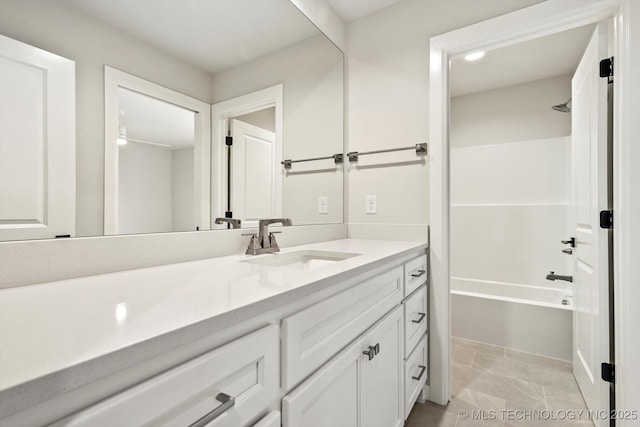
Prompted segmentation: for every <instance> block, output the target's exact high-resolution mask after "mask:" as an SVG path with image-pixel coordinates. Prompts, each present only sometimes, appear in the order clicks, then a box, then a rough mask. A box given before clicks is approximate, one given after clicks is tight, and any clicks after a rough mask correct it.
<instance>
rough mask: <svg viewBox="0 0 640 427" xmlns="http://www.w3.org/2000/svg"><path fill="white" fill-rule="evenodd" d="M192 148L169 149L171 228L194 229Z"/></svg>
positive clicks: (176, 229) (179, 229)
mask: <svg viewBox="0 0 640 427" xmlns="http://www.w3.org/2000/svg"><path fill="white" fill-rule="evenodd" d="M193 160H194V153H193V148H183V149H181V150H173V151H171V221H172V225H171V229H172V230H173V231H194V230H195V227H194V219H195V217H194V212H193V208H194V201H193V184H194V179H195V178H194V169H193V168H194V165H193Z"/></svg>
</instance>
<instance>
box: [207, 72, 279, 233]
mask: <svg viewBox="0 0 640 427" xmlns="http://www.w3.org/2000/svg"><path fill="white" fill-rule="evenodd" d="M283 103H284V85H283V84H282V83H280V84H277V85H275V86H270V87H267V88H265V89H261V90H258V91H255V92H251V93H248V94H246V95H241V96H238V97H236V98H232V99H228V100H226V101H222V102H218V103H216V104H213V105H212V106H211V137H212V138H211V142H212V143H211V169H212V173H211V190H212V196H211V224H212V226H213V224H214V220H215V217H216V216H224V215H223V213H224V211H225V210H226V209H225V207H224V206H225V197H224V195H225V192H226V188H227V164H226V162H225V160H224V159H226V155H225V152H224V150H225V137H226V135H225V130H226V129H227V122H228V120H229V119H231V118H234V117H237V116H242V115H245V114H249V113H253V112H256V111H259V110H264V109H265V108H271V107H275V110H276V111H275V113H276V122H275V144H276V147H275V148H276V159H280V160H282V140H283V138H282V130H283V107H284V106H283ZM276 167H277V165H276ZM283 170H284V169H283ZM283 174H284V172H283V171H281V172H280V173H276V174H275V182H274V187H275V200H276V204H277V205H278V206H280V207H282V181H283V177H282V176H283Z"/></svg>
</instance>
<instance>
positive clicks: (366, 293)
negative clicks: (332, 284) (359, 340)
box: [282, 266, 403, 392]
mask: <svg viewBox="0 0 640 427" xmlns="http://www.w3.org/2000/svg"><path fill="white" fill-rule="evenodd" d="M402 280H403V270H402V267H400V266H399V267H396V268H394V269H393V270H390V271H388V272H386V273H383V274H381V275H379V276H376V277H374V278H372V279H369V280H367V281H365V282H363V283H360V284H358V285H356V286H354V287H352V288H350V289H348V290H346V291H343V292H341V293H339V294H337V295H334V296H332V297H330V298H328V299H326V300H324V301H322V302H320V303H318V304H315V305H313V306H311V307H309V308H306V309H304V310H302V311H300V312H298V313H296V314H294V315H292V316H289V317H287V318H285V319H284V320H283V321H282V358H283V360H282V367H283V384H282V386H283V388H284V390H285V392H286V391H288V390H290V389H291V388H292V387H293V386H295V385H296V384H298V383H299V382H300V381H302V380H303V379H304V378H305V377H307V376H308V375H309V374H311V373H312V372H313V371H315V370H316V369H318V368H319V367H320V366H322V364H324V363H325V362H326V361H328V360H329V359H330V358H331V357H333V356H334V355H335V354H336V353H338V351H340V350H341V349H342V348H344V347H345V346H346V345H347V344H349V343H350V342H351V341H353V340H354V339H355V338H356V337H357V336H358V335H360V334H362V333H363V332H364V331H365V330H366V329H367V328H369V327H370V326H371V325H373V324H374V323H375V322H376V321H377V320H378V319H380V318H381V317H382V316H384V315H385V314H386V313H388V312H389V311H390V310H391V309H393V307H394V306H396V305H398V304H400V302H401V301H402Z"/></svg>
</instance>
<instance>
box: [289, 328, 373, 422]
mask: <svg viewBox="0 0 640 427" xmlns="http://www.w3.org/2000/svg"><path fill="white" fill-rule="evenodd" d="M364 342H365V340H364V338H360V339H358V340H357V341H356V342H354V343H353V344H351V345H350V346H349V347H348V348H347V349H346V350H344V351H342V352H341V353H340V354H339V355H338V356H336V357H335V358H334V359H332V360H331V361H329V362H328V363H327V364H326V365H324V366H323V367H322V368H320V370H319V371H318V372H316V373H315V374H314V375H312V376H311V377H310V378H309V379H307V380H306V381H305V382H303V383H302V384H300V385H299V386H298V387H297V388H296V389H295V390H293V391H292V392H291V393H289V394H288V395H287V396H285V398H284V399H282V415H283V417H282V426H283V427H302V426H304V427H337V426H340V427H358V426H362V425H363V424H362V423H361V422H360V419H359V408H360V402H361V396H360V394H361V390H362V387H361V385H362V369H361V365H362V364H363V363H365V360H366V358H365V357H363V354H362V351H363V349H364V348H365V346H364Z"/></svg>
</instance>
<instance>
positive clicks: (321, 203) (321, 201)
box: [318, 196, 329, 214]
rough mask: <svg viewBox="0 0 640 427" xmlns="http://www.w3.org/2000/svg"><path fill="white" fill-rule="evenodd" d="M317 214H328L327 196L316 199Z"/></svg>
mask: <svg viewBox="0 0 640 427" xmlns="http://www.w3.org/2000/svg"><path fill="white" fill-rule="evenodd" d="M318 213H319V214H328V213H329V198H328V197H327V196H319V197H318Z"/></svg>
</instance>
